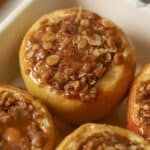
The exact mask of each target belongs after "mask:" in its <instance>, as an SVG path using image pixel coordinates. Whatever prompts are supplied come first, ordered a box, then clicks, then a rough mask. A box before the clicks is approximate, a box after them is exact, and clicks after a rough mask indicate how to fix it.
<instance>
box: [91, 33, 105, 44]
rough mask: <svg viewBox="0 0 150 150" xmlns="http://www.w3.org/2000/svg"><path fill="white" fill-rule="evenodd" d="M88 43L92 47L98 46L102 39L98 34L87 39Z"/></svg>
mask: <svg viewBox="0 0 150 150" xmlns="http://www.w3.org/2000/svg"><path fill="white" fill-rule="evenodd" d="M88 43H89V44H90V45H93V46H100V45H101V44H102V39H101V37H100V36H99V35H98V34H94V36H93V37H90V38H89V37H88Z"/></svg>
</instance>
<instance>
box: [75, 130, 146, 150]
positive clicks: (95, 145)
mask: <svg viewBox="0 0 150 150" xmlns="http://www.w3.org/2000/svg"><path fill="white" fill-rule="evenodd" d="M78 150H144V146H143V145H142V144H140V143H138V142H133V141H131V140H129V139H128V138H127V137H123V136H121V135H118V134H113V133H110V132H108V131H105V132H103V133H97V134H93V135H91V136H90V137H88V138H86V139H83V141H82V142H81V143H80V145H79V148H78Z"/></svg>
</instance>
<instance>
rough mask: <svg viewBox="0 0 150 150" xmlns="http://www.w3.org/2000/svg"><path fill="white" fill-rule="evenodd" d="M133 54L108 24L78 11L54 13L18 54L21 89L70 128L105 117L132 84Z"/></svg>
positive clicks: (33, 30) (35, 28) (40, 22)
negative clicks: (23, 84) (21, 80)
mask: <svg viewBox="0 0 150 150" xmlns="http://www.w3.org/2000/svg"><path fill="white" fill-rule="evenodd" d="M132 50H133V48H132V46H131V45H130V44H129V42H128V40H127V39H126V36H125V35H124V33H123V32H122V31H121V30H120V29H119V28H118V27H117V26H116V25H115V24H114V23H112V22H111V21H110V20H108V19H106V18H103V17H101V16H99V15H97V14H95V13H93V12H90V11H88V10H85V9H82V8H70V9H64V10H56V11H54V12H51V13H49V14H47V15H45V16H43V17H41V18H40V19H39V20H38V21H36V23H35V24H34V25H33V26H32V27H31V28H30V29H29V31H28V32H27V34H26V35H25V37H24V39H23V42H22V45H21V48H20V68H21V72H22V77H23V79H24V82H25V84H26V87H27V89H28V90H29V91H30V92H31V93H32V94H33V95H35V96H37V97H39V98H40V99H42V100H44V101H45V102H46V104H47V105H48V106H49V108H50V109H51V110H52V111H53V112H54V113H56V114H58V115H59V116H60V117H61V118H65V119H66V120H67V121H70V122H73V123H81V122H86V121H92V120H97V119H100V118H103V117H104V116H106V115H108V114H109V113H110V112H111V111H112V110H113V109H114V107H115V106H116V105H117V104H118V103H119V102H120V101H121V100H122V99H123V97H124V95H125V93H126V91H127V89H128V87H129V84H130V82H131V81H132V79H133V75H134V68H135V60H134V54H133V51H132Z"/></svg>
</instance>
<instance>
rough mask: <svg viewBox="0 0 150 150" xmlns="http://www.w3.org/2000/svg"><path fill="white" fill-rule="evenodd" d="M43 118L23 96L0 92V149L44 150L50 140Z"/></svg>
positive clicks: (42, 114) (40, 112)
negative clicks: (48, 139)
mask: <svg viewBox="0 0 150 150" xmlns="http://www.w3.org/2000/svg"><path fill="white" fill-rule="evenodd" d="M43 118H45V114H44V112H42V111H41V110H40V109H39V110H37V109H36V108H35V106H34V105H32V104H31V102H30V101H28V99H25V98H24V97H23V96H22V95H20V94H18V93H13V92H7V91H0V149H1V150H2V149H3V150H31V149H32V150H35V149H36V150H42V149H43V148H44V145H45V143H46V142H47V138H48V137H47V136H48V135H47V131H46V130H47V129H46V128H45V126H44V125H42V123H43Z"/></svg>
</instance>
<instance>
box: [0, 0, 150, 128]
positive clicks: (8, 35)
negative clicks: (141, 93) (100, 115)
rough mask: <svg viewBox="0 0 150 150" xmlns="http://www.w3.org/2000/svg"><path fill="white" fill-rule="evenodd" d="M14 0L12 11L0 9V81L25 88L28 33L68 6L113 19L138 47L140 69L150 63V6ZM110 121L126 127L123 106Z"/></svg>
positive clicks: (106, 0)
mask: <svg viewBox="0 0 150 150" xmlns="http://www.w3.org/2000/svg"><path fill="white" fill-rule="evenodd" d="M12 1H14V3H12V2H11V3H12V4H7V3H6V5H7V7H8V8H9V11H6V9H5V10H4V9H3V10H0V12H2V11H3V13H1V14H0V16H1V19H0V82H6V83H10V84H15V85H17V86H20V87H24V85H23V82H22V80H21V77H20V74H19V67H18V66H19V65H18V51H19V46H20V43H21V40H22V38H23V36H24V34H25V32H26V31H27V29H28V28H29V27H30V25H31V24H32V23H33V22H34V21H35V20H36V19H37V18H38V17H40V16H41V15H43V14H45V13H48V12H50V11H53V10H55V9H62V8H67V7H74V6H81V7H83V8H87V9H90V10H92V11H95V12H97V13H99V14H101V15H103V16H105V17H108V18H110V19H112V20H113V21H114V22H115V23H116V24H117V25H118V26H120V28H122V29H123V30H124V32H125V33H126V34H127V36H128V37H129V39H130V40H131V42H132V43H133V45H134V46H135V54H136V57H137V66H138V68H140V67H141V66H142V65H143V64H145V63H148V62H149V60H150V42H149V39H150V30H149V28H150V19H149V18H150V13H147V12H150V11H149V10H148V9H149V7H146V6H145V5H144V6H143V5H142V6H141V5H140V6H139V5H136V4H137V3H136V2H135V1H136V0H135V1H134V2H135V3H133V1H132V2H131V0H128V1H126V0H21V1H20V0H12ZM8 3H9V0H8ZM9 5H10V6H11V9H10V7H9ZM5 7H6V6H5ZM143 7H146V8H143ZM145 10H146V11H145ZM120 111H121V113H120ZM118 112H119V113H118ZM116 119H117V122H116ZM108 122H109V123H113V124H118V125H124V122H125V107H124V105H122V106H121V107H119V109H117V110H116V112H114V114H113V116H111V117H110V118H109V119H108Z"/></svg>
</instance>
